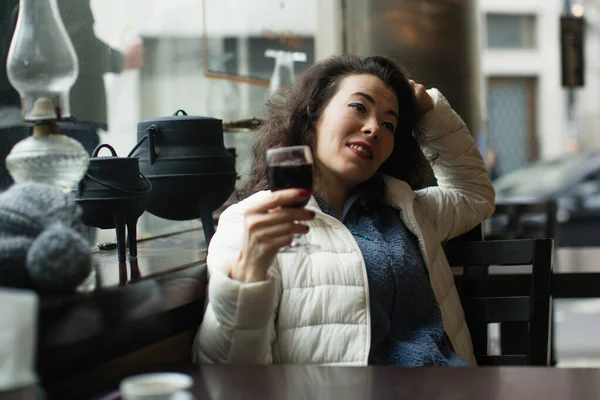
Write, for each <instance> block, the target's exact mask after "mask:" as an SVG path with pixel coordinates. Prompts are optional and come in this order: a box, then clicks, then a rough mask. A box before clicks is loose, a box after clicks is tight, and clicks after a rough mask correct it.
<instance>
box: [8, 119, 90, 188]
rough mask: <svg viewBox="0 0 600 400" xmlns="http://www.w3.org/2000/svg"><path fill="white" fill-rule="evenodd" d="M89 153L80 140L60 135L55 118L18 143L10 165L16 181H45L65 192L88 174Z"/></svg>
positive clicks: (42, 124)
mask: <svg viewBox="0 0 600 400" xmlns="http://www.w3.org/2000/svg"><path fill="white" fill-rule="evenodd" d="M88 164H89V155H88V153H87V152H86V151H85V149H84V148H83V146H82V145H81V143H79V142H78V141H76V140H74V139H72V138H70V137H68V136H65V135H62V134H60V132H59V129H58V125H56V123H55V122H54V121H45V122H43V123H39V124H37V125H35V126H34V128H33V135H31V136H29V137H28V138H26V139H23V140H21V141H20V142H18V143H17V144H16V145H15V146H14V147H13V148H12V149H11V151H10V153H9V154H8V156H6V168H7V169H8V172H9V173H10V176H11V177H12V178H13V180H14V181H15V182H23V181H36V182H44V183H48V184H51V185H55V186H58V187H60V188H62V189H63V190H64V191H65V192H68V191H71V189H73V187H75V186H76V185H77V183H79V181H80V180H81V179H82V178H83V176H84V175H85V172H86V171H87V168H88Z"/></svg>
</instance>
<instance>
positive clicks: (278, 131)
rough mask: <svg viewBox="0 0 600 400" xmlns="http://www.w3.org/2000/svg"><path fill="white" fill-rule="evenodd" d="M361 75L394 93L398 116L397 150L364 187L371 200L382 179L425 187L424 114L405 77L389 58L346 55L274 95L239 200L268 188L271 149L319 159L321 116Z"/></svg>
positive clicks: (325, 62)
mask: <svg viewBox="0 0 600 400" xmlns="http://www.w3.org/2000/svg"><path fill="white" fill-rule="evenodd" d="M363 74H364V75H373V76H376V77H378V78H379V79H381V80H382V81H383V82H384V83H385V84H386V85H387V86H388V87H390V88H391V89H392V90H393V91H394V93H395V94H396V97H397V99H398V110H399V112H400V115H399V121H398V126H397V127H396V132H395V140H394V150H393V151H392V154H391V156H390V157H389V158H388V159H387V160H386V162H385V163H384V164H383V165H382V166H381V167H380V168H379V171H378V173H376V174H375V176H374V177H373V178H371V179H370V180H369V181H367V182H366V183H365V184H366V185H370V186H371V187H370V189H369V190H368V191H366V192H367V193H371V194H372V195H371V196H370V197H372V198H373V200H375V199H378V200H381V199H382V198H383V191H384V185H383V179H382V177H381V175H382V174H387V175H391V176H393V177H395V178H398V179H401V180H404V181H406V182H407V183H408V184H409V185H410V186H411V187H412V188H413V189H417V188H420V187H422V185H423V182H424V179H425V174H426V171H427V170H428V168H429V164H428V162H427V159H426V158H425V156H424V155H423V152H422V151H421V145H422V144H423V141H424V138H423V135H422V133H421V130H420V129H419V123H420V121H421V115H422V112H421V107H420V105H419V102H418V101H417V99H416V97H415V93H414V89H413V88H412V86H411V85H410V83H409V81H408V79H407V77H406V74H405V73H403V71H402V70H401V68H400V67H399V66H398V65H397V64H396V63H394V62H393V61H392V60H390V59H388V58H386V57H381V56H373V57H360V56H356V55H351V54H344V55H339V56H333V57H330V58H328V59H325V60H323V61H319V62H317V63H315V64H314V65H312V66H311V67H309V68H308V69H307V70H306V71H305V72H304V73H302V75H300V76H299V77H298V79H297V80H296V81H295V83H294V84H293V85H292V86H291V87H290V88H288V89H286V90H284V91H280V92H278V93H276V94H274V95H273V96H271V98H270V99H269V100H268V101H267V104H266V110H265V123H264V124H263V125H262V126H261V128H260V130H259V132H258V134H257V137H256V140H255V143H254V146H253V149H252V157H253V161H252V168H251V170H250V174H249V176H248V178H247V180H246V182H245V184H244V185H243V186H242V187H241V188H240V189H239V190H238V198H239V199H243V198H246V197H248V196H250V195H252V194H254V193H256V192H258V191H260V190H266V189H268V187H269V186H268V182H267V163H266V152H267V149H270V148H276V147H286V146H296V145H307V146H309V147H310V149H311V150H312V152H313V154H315V153H316V152H315V144H316V125H317V121H318V120H319V117H320V116H321V113H322V112H323V110H324V109H325V108H326V107H327V105H328V104H329V101H330V100H331V99H332V97H334V95H335V94H336V93H337V91H338V89H339V85H340V82H341V81H342V79H343V78H345V77H347V76H349V75H363ZM315 169H316V166H315ZM315 172H316V174H318V171H315Z"/></svg>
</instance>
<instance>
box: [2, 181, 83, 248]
mask: <svg viewBox="0 0 600 400" xmlns="http://www.w3.org/2000/svg"><path fill="white" fill-rule="evenodd" d="M80 219H81V209H80V208H79V207H78V206H77V204H76V202H75V199H74V198H73V196H72V195H71V194H70V193H64V192H63V191H62V190H61V189H59V188H58V187H56V186H52V185H48V184H45V183H38V182H22V183H16V184H14V185H12V186H11V187H10V188H8V190H6V191H4V192H3V193H1V194H0V232H2V233H3V234H5V235H10V234H12V235H23V236H29V237H35V236H37V235H38V234H39V233H40V232H42V230H44V228H45V227H47V226H48V225H50V224H52V223H54V222H62V223H63V224H65V225H67V226H76V225H77V224H79V223H80Z"/></svg>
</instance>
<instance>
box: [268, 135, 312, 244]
mask: <svg viewBox="0 0 600 400" xmlns="http://www.w3.org/2000/svg"><path fill="white" fill-rule="evenodd" d="M267 176H268V179H269V189H271V191H273V192H274V191H277V190H282V189H290V188H297V189H306V190H312V187H313V157H312V153H311V151H310V147H308V146H290V147H279V148H275V149H269V150H267ZM307 203H308V199H306V201H303V202H299V203H295V204H293V205H291V206H290V207H294V208H303V207H304V206H306V204H307ZM318 248H319V246H317V245H314V244H309V243H308V242H307V240H306V237H304V235H300V234H295V235H294V238H293V240H292V243H291V244H290V245H289V246H284V247H282V248H281V249H280V250H279V252H282V253H290V252H299V251H302V252H310V251H312V250H317V249H318Z"/></svg>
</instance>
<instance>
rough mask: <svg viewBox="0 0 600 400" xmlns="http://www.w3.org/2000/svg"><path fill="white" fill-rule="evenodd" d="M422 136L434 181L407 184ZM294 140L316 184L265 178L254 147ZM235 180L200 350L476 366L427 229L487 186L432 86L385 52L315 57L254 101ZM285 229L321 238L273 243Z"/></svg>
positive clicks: (478, 206)
mask: <svg viewBox="0 0 600 400" xmlns="http://www.w3.org/2000/svg"><path fill="white" fill-rule="evenodd" d="M422 142H423V143H424V144H425V147H424V153H425V155H426V156H427V157H428V158H429V159H430V160H433V159H434V158H435V162H434V163H433V170H434V173H435V176H436V178H437V182H438V185H439V186H438V187H430V188H426V189H420V190H416V189H418V187H419V185H420V184H421V183H422V179H423V174H424V172H425V168H424V167H425V166H426V165H423V160H424V159H423V153H421V151H420V148H419V145H420V144H421V143H422ZM300 144H304V145H308V146H309V147H310V148H311V149H312V152H313V155H314V158H315V167H316V173H315V188H314V189H315V192H314V196H311V193H310V192H309V191H307V190H300V189H286V190H280V191H276V192H272V193H271V192H269V191H266V190H265V189H267V179H266V162H265V152H266V150H267V149H268V148H272V147H283V146H290V145H300ZM415 190H416V191H415ZM241 192H242V194H243V195H244V196H247V198H246V199H244V200H243V201H241V202H239V203H237V204H235V205H233V206H231V207H230V208H229V209H227V210H226V211H225V212H224V213H223V214H222V216H221V218H220V221H219V227H218V230H217V233H216V234H215V236H214V237H213V239H212V241H211V244H210V247H209V251H208V259H207V263H208V268H209V273H210V283H209V289H208V294H209V303H208V305H207V309H206V312H205V315H204V320H203V322H202V325H201V327H200V330H199V332H198V335H197V342H196V346H197V355H198V358H199V359H200V361H203V362H215V363H263V364H267V363H287V364H327V365H367V364H393V365H404V366H420V365H464V364H465V363H468V364H475V360H474V357H473V351H472V343H471V338H470V335H469V331H468V328H467V326H466V323H465V319H464V314H463V311H462V308H461V304H460V300H459V297H458V294H457V291H456V287H455V286H454V281H453V277H452V272H451V270H450V268H449V266H448V263H447V260H446V258H445V256H444V253H443V250H442V247H441V245H440V243H441V242H442V241H444V240H447V239H450V238H452V237H455V236H457V235H460V234H461V233H464V232H466V231H468V230H469V229H471V228H473V227H474V226H476V225H477V224H478V223H480V222H481V221H482V220H483V219H485V218H487V217H488V216H490V215H491V214H492V212H493V209H494V205H493V200H494V191H493V189H492V186H491V184H490V181H489V178H488V174H487V171H486V168H485V166H484V163H483V160H482V158H481V155H480V154H479V152H478V150H477V147H476V145H475V143H474V141H473V139H472V138H471V136H470V134H469V132H468V130H467V127H466V126H465V124H464V122H463V121H462V120H461V119H460V117H459V116H458V115H457V114H456V113H454V111H453V110H452V109H451V108H450V106H449V105H448V103H447V101H446V100H445V99H444V97H443V96H442V95H441V94H440V93H439V92H438V91H437V90H435V89H432V90H430V91H428V92H427V91H425V89H424V88H423V86H421V85H418V84H416V83H415V82H412V81H409V80H407V79H406V77H405V76H404V75H403V74H402V72H401V71H400V70H399V69H398V67H397V66H396V65H395V64H394V63H393V62H392V61H390V60H388V59H386V58H383V57H367V58H361V57H357V56H352V55H344V56H337V57H333V58H330V59H328V60H325V61H322V62H319V63H317V64H315V65H313V66H312V67H311V68H309V69H308V70H307V71H306V72H305V73H304V74H303V75H302V76H301V77H300V78H299V79H298V80H297V81H296V82H295V83H294V85H293V86H292V87H291V89H290V90H289V91H288V92H287V93H285V94H283V95H282V96H279V97H274V98H272V99H271V100H270V101H269V103H268V104H267V114H266V124H265V126H264V127H263V129H262V131H261V133H260V134H259V136H258V137H257V139H256V143H255V147H254V163H253V167H252V171H251V174H250V177H249V179H248V182H247V184H246V185H245V187H244V188H242V191H241ZM307 197H310V200H309V202H308V205H307V206H306V208H305V209H294V208H286V207H285V206H287V205H290V204H293V203H297V202H299V201H302V200H306V198H307ZM295 221H296V222H295ZM297 233H303V234H306V235H307V236H306V237H307V239H308V242H309V243H315V244H318V245H319V246H320V249H321V250H320V251H318V252H313V253H310V254H308V253H305V254H303V253H291V254H289V253H288V254H286V253H278V252H277V251H278V249H280V248H281V247H282V246H285V245H288V244H289V243H290V242H291V240H292V236H293V234H297Z"/></svg>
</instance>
